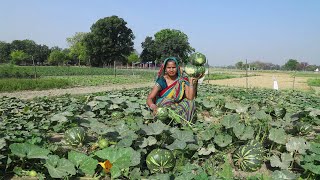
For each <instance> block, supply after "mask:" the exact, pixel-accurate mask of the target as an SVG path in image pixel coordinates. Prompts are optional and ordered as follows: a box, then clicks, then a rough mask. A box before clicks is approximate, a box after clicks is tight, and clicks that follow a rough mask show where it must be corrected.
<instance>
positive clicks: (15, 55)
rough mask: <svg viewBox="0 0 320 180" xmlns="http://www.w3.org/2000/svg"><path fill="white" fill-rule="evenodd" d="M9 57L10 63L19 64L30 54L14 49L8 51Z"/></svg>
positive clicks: (24, 61)
mask: <svg viewBox="0 0 320 180" xmlns="http://www.w3.org/2000/svg"><path fill="white" fill-rule="evenodd" d="M10 57H11V63H12V64H16V65H21V64H25V63H26V60H27V59H29V58H30V55H28V54H27V53H25V52H23V51H21V50H15V51H12V52H11V53H10Z"/></svg>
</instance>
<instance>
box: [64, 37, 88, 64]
mask: <svg viewBox="0 0 320 180" xmlns="http://www.w3.org/2000/svg"><path fill="white" fill-rule="evenodd" d="M86 35H87V33H84V32H77V33H76V34H75V35H74V36H72V37H69V38H67V42H68V44H69V46H70V53H69V54H70V56H71V57H74V58H75V61H76V62H75V63H74V64H78V65H79V66H80V65H81V64H87V63H89V62H88V60H89V57H88V55H87V49H86V47H85V44H84V38H85V36H86Z"/></svg>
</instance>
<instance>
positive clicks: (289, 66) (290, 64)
mask: <svg viewBox="0 0 320 180" xmlns="http://www.w3.org/2000/svg"><path fill="white" fill-rule="evenodd" d="M298 67H299V62H298V61H297V60H295V59H289V60H288V61H287V62H286V63H285V64H284V65H283V68H284V69H286V70H291V71H293V70H298Z"/></svg>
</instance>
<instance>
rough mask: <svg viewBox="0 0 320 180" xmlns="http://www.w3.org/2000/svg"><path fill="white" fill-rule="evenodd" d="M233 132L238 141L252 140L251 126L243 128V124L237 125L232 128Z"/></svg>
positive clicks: (252, 131)
mask: <svg viewBox="0 0 320 180" xmlns="http://www.w3.org/2000/svg"><path fill="white" fill-rule="evenodd" d="M233 132H234V134H235V135H236V137H237V138H238V139H240V140H247V139H252V138H253V135H254V130H253V128H252V127H251V126H245V125H244V124H238V125H237V126H234V127H233Z"/></svg>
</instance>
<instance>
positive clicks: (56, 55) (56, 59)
mask: <svg viewBox="0 0 320 180" xmlns="http://www.w3.org/2000/svg"><path fill="white" fill-rule="evenodd" d="M66 60H67V55H66V54H65V53H64V52H62V51H52V52H51V53H50V56H49V58H48V63H49V64H50V65H63V64H65V62H66Z"/></svg>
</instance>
